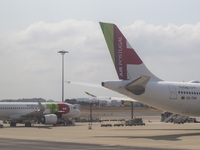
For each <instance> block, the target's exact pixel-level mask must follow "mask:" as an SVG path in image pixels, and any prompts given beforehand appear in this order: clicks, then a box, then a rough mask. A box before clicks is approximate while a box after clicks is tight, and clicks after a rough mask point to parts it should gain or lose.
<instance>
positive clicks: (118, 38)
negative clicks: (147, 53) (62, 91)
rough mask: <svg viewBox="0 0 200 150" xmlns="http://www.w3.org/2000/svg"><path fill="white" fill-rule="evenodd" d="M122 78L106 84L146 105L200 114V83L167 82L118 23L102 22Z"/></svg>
mask: <svg viewBox="0 0 200 150" xmlns="http://www.w3.org/2000/svg"><path fill="white" fill-rule="evenodd" d="M100 26H101V29H102V32H103V34H104V37H105V40H106V43H107V46H108V49H109V51H110V54H111V57H112V60H113V63H114V65H115V69H116V71H117V74H118V77H119V79H120V80H119V81H105V82H102V86H103V87H106V88H108V89H111V90H113V91H116V92H118V93H121V94H124V95H126V96H128V97H130V98H132V99H135V100H137V101H140V102H142V103H144V104H147V105H150V106H153V107H156V108H159V109H161V110H167V111H169V112H173V113H175V114H182V115H187V116H199V115H200V109H199V106H200V82H199V81H190V82H172V81H164V80H162V79H160V78H158V77H156V76H155V75H154V74H152V73H151V72H150V71H149V70H148V69H147V67H146V66H145V64H144V63H143V61H142V60H141V59H140V57H139V56H138V55H137V53H136V52H135V50H134V49H133V48H132V47H131V45H130V44H129V42H128V41H127V40H126V38H125V37H124V35H123V34H122V33H121V31H120V30H119V29H118V27H117V26H116V25H114V24H110V23H102V22H100Z"/></svg>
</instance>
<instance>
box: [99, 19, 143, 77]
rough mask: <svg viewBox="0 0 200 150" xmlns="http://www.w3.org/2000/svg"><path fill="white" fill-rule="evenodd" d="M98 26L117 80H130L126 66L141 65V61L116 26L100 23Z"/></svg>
mask: <svg viewBox="0 0 200 150" xmlns="http://www.w3.org/2000/svg"><path fill="white" fill-rule="evenodd" d="M100 25H101V29H102V31H103V34H104V37H105V40H106V43H107V45H108V48H109V50H110V54H111V57H112V60H113V63H114V64H115V68H116V71H117V74H118V77H119V79H121V80H128V79H130V77H128V71H127V64H132V65H140V64H142V63H143V62H142V60H141V59H140V58H139V56H138V55H137V54H136V52H135V50H134V49H133V48H132V47H131V45H130V44H129V43H128V41H127V40H126V38H125V37H124V36H123V34H122V33H121V31H120V30H119V29H118V27H117V26H116V25H114V24H110V23H102V22H100Z"/></svg>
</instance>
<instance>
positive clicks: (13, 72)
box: [0, 19, 200, 100]
mask: <svg viewBox="0 0 200 150" xmlns="http://www.w3.org/2000/svg"><path fill="white" fill-rule="evenodd" d="M119 28H120V30H121V31H122V33H124V35H125V36H126V37H127V39H128V41H129V43H130V44H131V45H132V47H133V48H134V49H135V50H136V52H137V53H138V54H139V56H140V57H141V58H142V60H143V61H144V63H145V64H146V65H147V67H148V68H149V69H150V70H151V71H152V72H153V73H155V74H156V75H157V76H159V77H160V78H162V79H166V80H178V81H183V80H185V81H188V80H192V79H197V80H198V79H199V76H200V75H199V72H198V64H199V58H200V54H199V47H200V43H199V39H200V23H197V24H184V25H181V26H177V25H174V24H169V25H167V26H156V25H153V24H148V23H146V22H144V21H136V22H134V23H133V24H131V25H126V26H119ZM0 33H1V34H0V69H1V78H0V89H1V91H2V94H1V96H0V99H4V98H26V97H43V98H47V99H56V100H58V99H61V94H60V93H61V92H60V91H61V55H60V54H58V53H57V51H59V50H62V49H64V50H67V51H69V53H68V54H66V55H65V79H66V80H72V81H80V82H90V83H100V82H101V81H103V80H117V75H116V72H115V69H114V66H113V63H112V60H111V58H110V54H109V52H108V49H107V46H106V43H105V40H104V38H103V35H102V32H101V29H100V27H99V24H98V23H97V22H92V21H87V20H82V21H78V20H72V19H71V20H64V21H61V22H57V23H47V22H37V23H34V24H31V25H29V26H28V27H27V28H26V29H24V30H22V31H15V32H6V33H5V32H3V31H1V30H0ZM84 89H85V87H82V88H78V87H74V89H73V90H74V91H72V90H71V89H70V94H69V93H68V94H69V95H70V96H71V97H79V96H83V95H84V92H82V91H81V90H84ZM78 90H80V91H78ZM66 92H68V91H67V90H66ZM104 92H105V91H103V92H102V94H103V93H104ZM81 93H83V95H82V94H81Z"/></svg>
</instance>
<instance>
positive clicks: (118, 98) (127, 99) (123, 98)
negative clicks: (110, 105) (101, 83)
mask: <svg viewBox="0 0 200 150" xmlns="http://www.w3.org/2000/svg"><path fill="white" fill-rule="evenodd" d="M85 93H86V94H87V95H89V96H91V97H93V98H98V100H101V99H108V100H118V101H132V102H137V101H136V100H133V99H130V98H126V97H104V98H101V97H99V96H96V95H93V94H91V93H89V92H85Z"/></svg>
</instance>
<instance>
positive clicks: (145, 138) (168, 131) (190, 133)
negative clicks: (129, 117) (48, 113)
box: [0, 116, 200, 150]
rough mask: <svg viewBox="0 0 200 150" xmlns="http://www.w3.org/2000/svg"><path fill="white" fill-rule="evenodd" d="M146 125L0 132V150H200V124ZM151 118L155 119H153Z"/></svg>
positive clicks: (40, 127) (83, 125)
mask: <svg viewBox="0 0 200 150" xmlns="http://www.w3.org/2000/svg"><path fill="white" fill-rule="evenodd" d="M146 118H147V119H146V120H147V121H146V122H145V123H146V125H145V126H124V127H101V125H100V123H93V124H92V129H91V130H89V128H88V127H89V126H88V123H76V126H56V127H54V126H45V125H35V126H33V127H24V125H20V124H18V125H17V127H10V126H9V125H4V128H1V129H0V149H1V150H13V149H15V150H19V149H20V150H25V149H26V150H27V149H29V150H35V149H37V150H38V149H40V150H47V149H48V150H57V149H59V150H60V149H69V150H122V149H126V150H129V149H130V150H175V149H178V150H180V149H181V150H189V149H192V150H199V149H200V124H199V123H185V124H180V125H179V124H172V123H161V122H160V120H158V119H157V118H156V117H155V118H154V119H153V120H151V121H148V116H147V117H146ZM150 118H152V116H150Z"/></svg>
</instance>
